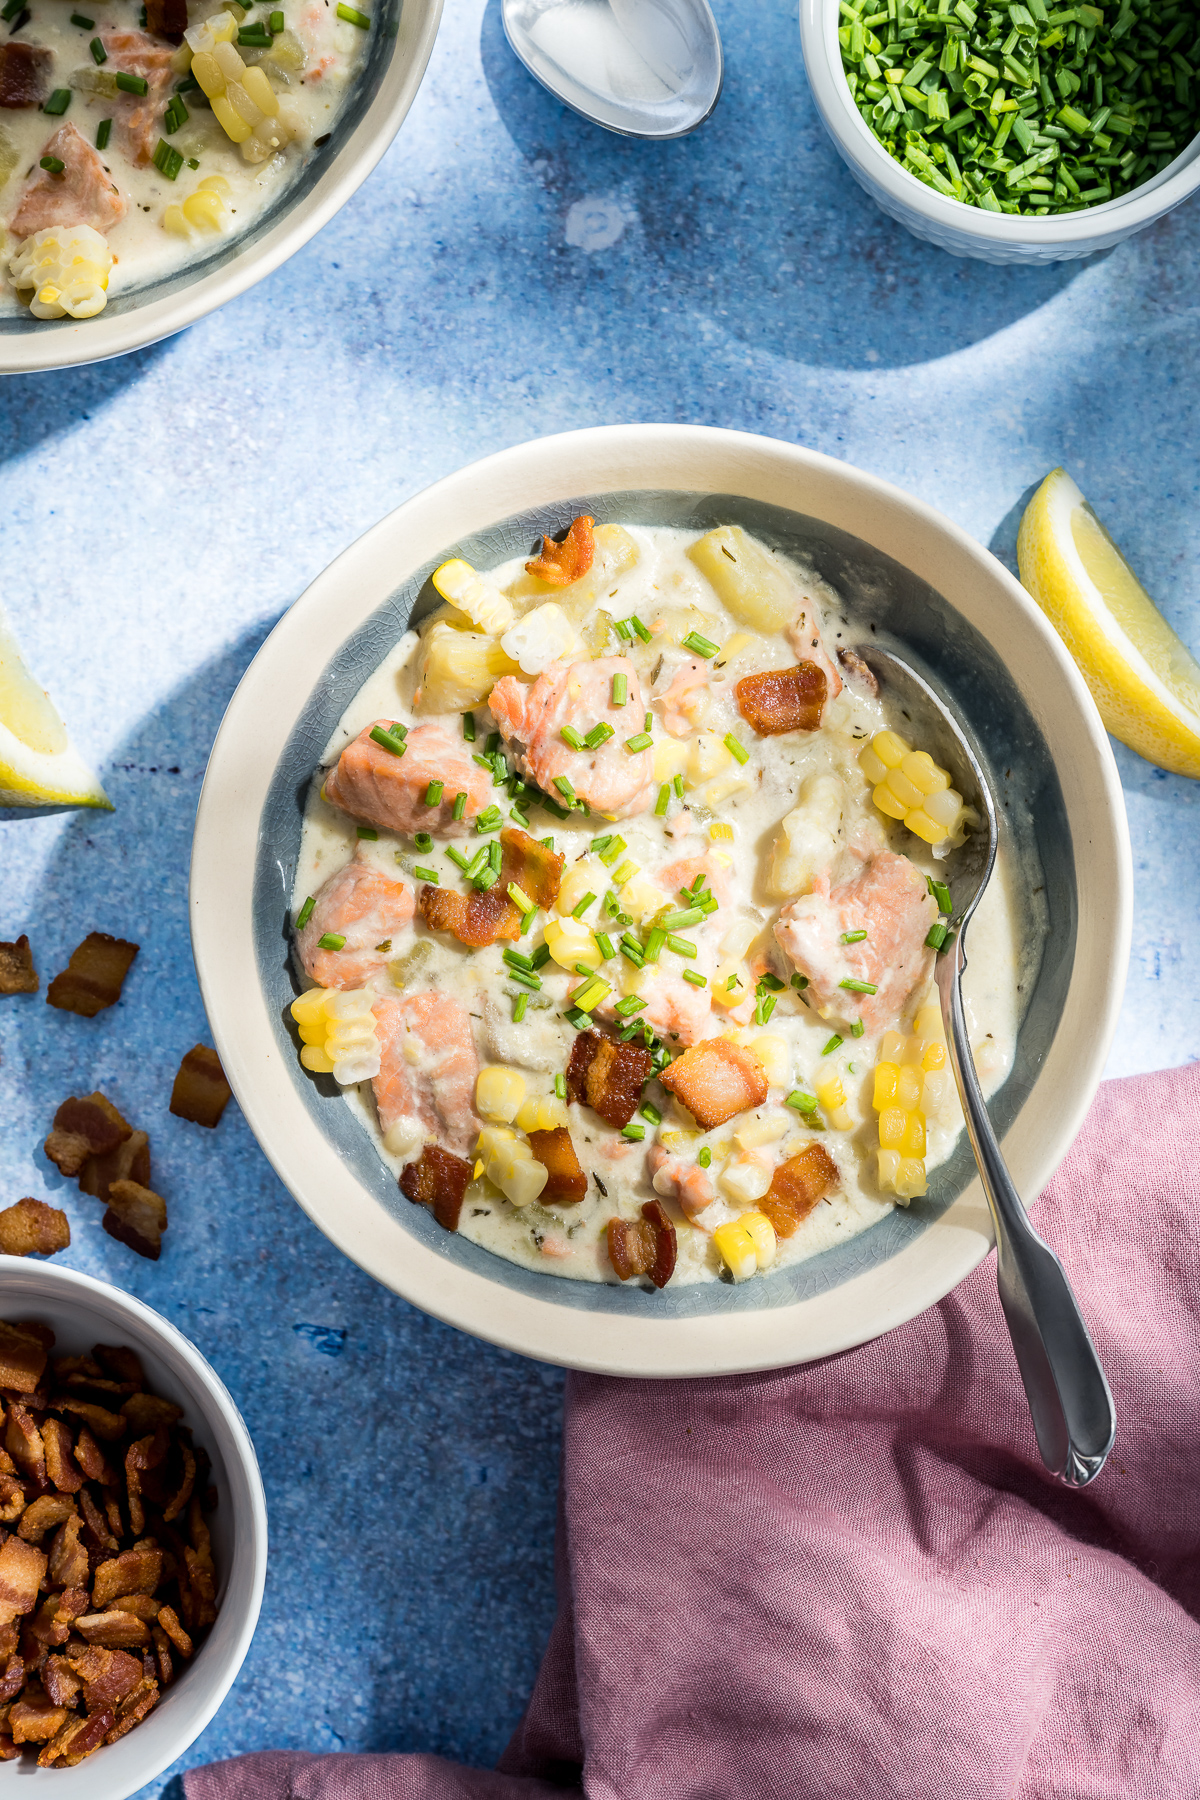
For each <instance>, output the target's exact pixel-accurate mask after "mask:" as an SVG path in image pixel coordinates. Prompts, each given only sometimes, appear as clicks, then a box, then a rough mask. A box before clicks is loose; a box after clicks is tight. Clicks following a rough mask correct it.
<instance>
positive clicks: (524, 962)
mask: <svg viewBox="0 0 1200 1800" xmlns="http://www.w3.org/2000/svg"><path fill="white" fill-rule="evenodd" d="M500 955H501V959H502V960H503V961H504V962H506V963H511V965H512V967H513V968H514V969H525V970H527V971H528V970H532V968H533V958H532V957H530V956H525V955H523V954H522V952H521V951H520V950H502V951H501V952H500Z"/></svg>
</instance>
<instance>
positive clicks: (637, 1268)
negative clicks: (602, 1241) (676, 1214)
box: [608, 1200, 675, 1288]
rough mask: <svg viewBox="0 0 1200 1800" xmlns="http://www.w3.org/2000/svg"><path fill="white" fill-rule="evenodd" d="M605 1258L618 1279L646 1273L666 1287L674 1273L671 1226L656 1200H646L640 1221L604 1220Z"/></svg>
mask: <svg viewBox="0 0 1200 1800" xmlns="http://www.w3.org/2000/svg"><path fill="white" fill-rule="evenodd" d="M608 1260H609V1262H611V1264H612V1266H613V1268H614V1269H615V1270H616V1272H617V1274H618V1276H619V1277H620V1279H621V1280H622V1281H628V1280H629V1278H630V1276H631V1275H648V1276H649V1277H650V1279H651V1281H652V1282H653V1283H654V1285H655V1287H656V1288H664V1287H666V1285H667V1283H668V1281H670V1279H671V1277H672V1275H673V1274H674V1273H675V1227H674V1226H673V1225H672V1223H671V1221H670V1219H668V1217H667V1215H666V1213H665V1212H664V1211H663V1209H662V1207H661V1205H660V1204H659V1202H658V1201H657V1200H647V1202H646V1204H645V1206H643V1208H642V1216H641V1219H640V1221H639V1220H634V1219H610V1220H609V1221H608Z"/></svg>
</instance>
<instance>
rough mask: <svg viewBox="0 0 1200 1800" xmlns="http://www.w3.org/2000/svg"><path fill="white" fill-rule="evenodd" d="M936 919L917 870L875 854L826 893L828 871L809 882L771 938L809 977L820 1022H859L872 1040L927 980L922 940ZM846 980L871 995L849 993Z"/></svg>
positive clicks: (900, 859) (927, 956) (929, 960)
mask: <svg viewBox="0 0 1200 1800" xmlns="http://www.w3.org/2000/svg"><path fill="white" fill-rule="evenodd" d="M937 916H938V909H937V902H936V900H934V899H933V897H932V895H931V894H930V893H929V891H928V889H927V887H926V885H925V877H924V876H923V875H922V874H921V871H920V870H919V869H918V868H915V867H914V865H913V864H912V863H910V862H909V860H908V858H907V856H897V855H895V854H894V853H893V852H892V851H890V850H881V851H879V852H878V853H877V854H876V855H875V856H873V857H871V859H870V861H869V862H868V863H867V864H866V866H865V868H863V869H862V870H861V871H860V873H859V874H857V875H855V876H854V878H853V879H852V880H850V881H844V882H842V883H841V885H840V886H838V887H835V888H831V887H830V883H829V874H828V871H826V872H825V873H823V874H821V875H816V876H814V877H813V884H812V888H811V891H810V892H809V893H807V894H801V895H800V897H799V899H796V900H792V901H790V902H789V904H788V905H787V906H785V907H784V909H783V911H782V912H781V913H780V915H779V922H778V924H777V925H776V927H775V936H776V938H777V939H778V942H779V947H780V949H781V950H783V952H784V954H785V955H786V956H788V957H790V959H791V961H792V964H793V965H794V967H795V968H796V969H798V970H799V972H800V973H801V974H802V975H806V976H807V977H808V981H809V995H808V998H809V999H810V1001H811V1002H812V1003H813V1004H814V1005H815V1006H816V1008H817V1011H818V1012H819V1013H820V1015H821V1017H822V1018H823V1019H825V1018H836V1019H839V1020H842V1021H844V1022H846V1023H849V1024H853V1023H854V1022H855V1021H856V1020H858V1019H861V1020H862V1022H863V1024H864V1026H865V1027H866V1029H867V1030H868V1031H869V1032H872V1033H874V1032H877V1031H882V1030H884V1029H885V1028H886V1027H887V1026H889V1025H894V1024H895V1023H896V1021H897V1019H898V1018H899V1017H900V1014H901V1013H902V1012H903V1011H904V1007H905V1005H906V1003H907V1001H908V1000H909V998H910V996H911V995H912V994H913V993H915V992H916V990H917V989H918V988H922V987H924V986H925V984H926V982H927V981H928V980H929V977H930V975H931V974H932V973H933V962H934V952H933V951H932V950H930V949H928V948H927V947H926V944H925V939H926V937H927V936H928V933H929V928H930V926H931V925H934V924H936V922H937ZM860 931H865V932H866V934H867V935H866V936H865V937H864V938H861V939H859V941H858V942H857V943H851V944H847V943H844V942H843V938H844V937H846V936H853V935H854V934H855V933H857V932H860ZM848 980H849V981H861V982H866V983H867V984H868V985H869V986H870V987H871V988H872V989H873V990H874V991H873V992H871V993H864V992H862V991H861V990H856V989H853V988H849V989H848V988H846V987H844V986H843V985H842V984H843V983H844V982H845V981H848Z"/></svg>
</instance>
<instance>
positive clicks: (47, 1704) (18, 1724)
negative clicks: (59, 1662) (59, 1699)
mask: <svg viewBox="0 0 1200 1800" xmlns="http://www.w3.org/2000/svg"><path fill="white" fill-rule="evenodd" d="M66 1721H67V1711H66V1708H65V1707H63V1706H55V1704H54V1702H53V1701H52V1700H51V1699H50V1697H49V1695H48V1694H47V1693H46V1690H45V1688H44V1687H43V1686H42V1684H41V1682H40V1681H31V1682H30V1683H29V1685H28V1687H27V1688H26V1689H25V1692H24V1693H23V1694H22V1696H21V1698H20V1699H19V1700H18V1701H17V1702H16V1704H15V1705H14V1707H13V1709H12V1711H11V1712H10V1713H9V1715H8V1724H9V1729H10V1731H11V1732H12V1740H13V1743H14V1744H44V1743H46V1742H47V1740H48V1739H50V1738H52V1737H53V1736H54V1734H55V1733H56V1732H57V1731H58V1730H59V1729H60V1728H61V1727H62V1726H63V1725H65V1724H66Z"/></svg>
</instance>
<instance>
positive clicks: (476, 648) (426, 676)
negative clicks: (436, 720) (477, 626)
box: [420, 619, 520, 713]
mask: <svg viewBox="0 0 1200 1800" xmlns="http://www.w3.org/2000/svg"><path fill="white" fill-rule="evenodd" d="M519 673H520V671H519V669H518V666H517V664H516V663H515V662H513V661H511V659H510V658H509V657H507V656H506V655H505V654H504V652H503V650H502V649H501V648H500V645H499V643H498V642H497V640H496V639H495V638H492V637H485V636H484V635H483V634H482V633H481V632H477V631H456V630H455V629H454V627H453V626H452V625H447V624H446V623H445V622H444V621H443V620H441V619H438V620H435V622H434V623H433V624H432V625H431V626H430V628H429V631H428V633H427V634H426V637H425V642H424V645H423V646H422V656H421V688H420V695H421V698H420V709H421V710H422V711H423V712H431V713H444V712H466V711H467V710H469V708H471V707H473V706H478V705H479V704H480V702H481V701H483V700H486V699H487V697H488V695H489V694H490V693H491V691H492V689H493V688H494V687H495V685H496V683H497V682H498V681H499V679H500V677H501V676H502V675H516V674H519Z"/></svg>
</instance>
